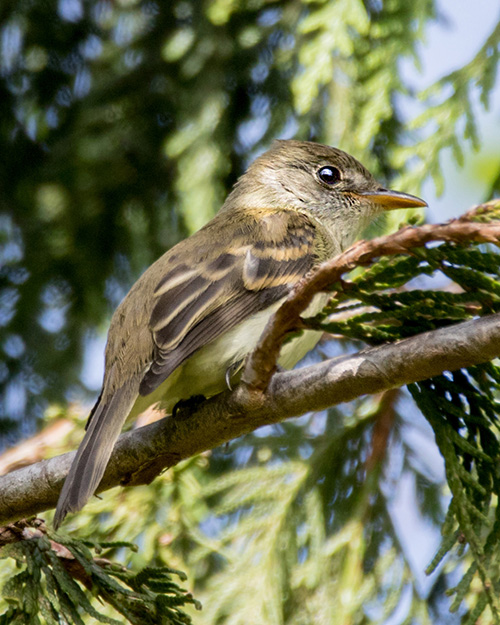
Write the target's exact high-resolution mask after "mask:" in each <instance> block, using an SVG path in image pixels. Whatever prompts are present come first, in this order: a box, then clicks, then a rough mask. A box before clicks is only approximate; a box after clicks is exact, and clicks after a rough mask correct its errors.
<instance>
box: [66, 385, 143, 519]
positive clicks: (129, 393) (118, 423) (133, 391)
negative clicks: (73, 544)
mask: <svg viewBox="0 0 500 625" xmlns="http://www.w3.org/2000/svg"><path fill="white" fill-rule="evenodd" d="M137 394H138V385H135V384H131V383H128V384H125V385H124V386H122V387H120V388H119V389H118V390H117V391H115V393H114V394H113V396H112V397H111V398H109V399H108V400H107V401H106V402H104V401H102V399H101V402H100V403H99V404H98V406H97V407H96V409H95V412H94V413H93V414H92V419H91V421H90V424H89V426H88V429H87V432H86V434H85V436H84V438H83V440H82V442H81V443H80V447H79V448H78V451H77V452H76V456H75V459H74V460H73V464H72V465H71V468H70V470H69V473H68V475H67V477H66V480H65V482H64V486H63V488H62V490H61V494H60V495H59V501H58V502H57V508H56V513H55V515H54V528H55V529H57V528H58V527H59V526H60V525H61V523H62V522H63V520H64V517H65V516H66V515H67V514H68V512H77V511H78V510H81V509H82V508H83V506H84V505H85V504H86V503H87V501H88V500H89V498H90V497H91V496H92V495H93V494H94V492H95V491H96V489H97V487H98V486H99V483H100V481H101V479H102V476H103V475H104V471H105V470H106V466H107V464H108V461H109V458H110V456H111V452H112V451H113V447H114V445H115V442H116V440H117V438H118V436H119V435H120V432H121V430H122V427H123V424H124V423H125V420H126V418H127V416H128V415H129V413H130V411H131V409H132V406H133V405H134V401H135V399H136V398H137Z"/></svg>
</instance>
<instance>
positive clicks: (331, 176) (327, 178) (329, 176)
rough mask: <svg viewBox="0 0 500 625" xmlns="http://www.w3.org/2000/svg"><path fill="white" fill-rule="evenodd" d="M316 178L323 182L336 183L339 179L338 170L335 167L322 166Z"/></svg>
mask: <svg viewBox="0 0 500 625" xmlns="http://www.w3.org/2000/svg"><path fill="white" fill-rule="evenodd" d="M318 178H319V179H320V180H321V182H324V183H325V184H336V183H337V182H338V181H339V180H340V171H339V170H338V169H337V168H336V167H329V166H328V167H322V168H321V169H320V170H319V171H318Z"/></svg>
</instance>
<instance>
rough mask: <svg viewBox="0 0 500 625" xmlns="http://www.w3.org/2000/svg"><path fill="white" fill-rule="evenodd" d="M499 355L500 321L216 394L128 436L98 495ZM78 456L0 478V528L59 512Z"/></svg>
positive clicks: (121, 441) (499, 318)
mask: <svg viewBox="0 0 500 625" xmlns="http://www.w3.org/2000/svg"><path fill="white" fill-rule="evenodd" d="M498 355H500V314H495V315H490V316H487V317H483V318H482V319H477V320H474V321H467V322H464V323H459V324H457V325H454V326H450V327H447V328H441V329H439V330H435V331H433V332H427V333H424V334H420V335H417V336H415V337H412V338H409V339H405V340H402V341H399V342H396V343H393V344H389V345H383V346H379V347H376V348H370V349H367V350H364V351H362V352H360V353H358V354H355V355H351V356H342V357H339V358H335V359H332V360H327V361H325V362H322V363H320V364H317V365H313V366H310V367H304V368H302V369H298V370H295V371H287V372H284V373H278V374H276V375H274V376H273V377H272V379H271V381H270V384H269V385H268V388H267V390H266V392H265V393H262V392H258V393H254V392H251V391H249V390H248V388H247V387H246V386H245V385H244V384H240V385H239V386H238V387H237V388H236V389H235V390H234V391H233V392H225V393H222V394H220V395H217V396H215V397H213V398H211V399H209V400H207V401H206V402H204V403H203V404H201V406H200V407H199V408H198V409H197V410H196V411H195V412H194V413H193V414H192V415H190V416H189V418H185V419H182V418H176V419H173V418H172V417H166V418H164V419H162V420H161V421H158V422H156V423H153V424H151V425H147V426H145V427H142V428H139V429H137V430H134V431H132V432H127V433H125V434H122V435H121V437H120V439H119V441H118V443H117V445H116V448H115V450H114V452H113V456H112V458H111V461H110V463H109V466H108V468H107V470H106V473H105V475H104V478H103V480H102V482H101V484H100V487H99V492H102V491H104V490H107V489H109V488H112V487H113V486H117V485H118V484H126V485H136V484H144V483H149V482H150V481H151V480H152V479H153V478H154V477H155V476H156V475H158V473H160V471H162V470H163V469H164V468H165V467H170V466H173V465H175V464H177V463H178V462H179V461H180V460H182V459H184V458H188V457H190V456H193V455H194V454H197V453H200V452H202V451H205V450H207V449H212V448H214V447H217V446H218V445H221V444H222V443H225V442H227V441H229V440H231V439H233V438H236V437H238V436H241V435H243V434H246V433H248V432H250V431H252V430H255V429H256V428H258V427H260V426H263V425H269V424H272V423H278V422H280V421H283V420H284V419H287V418H289V417H293V416H297V415H301V414H304V413H305V412H308V411H312V410H323V409H325V408H327V407H328V406H333V405H336V404H339V403H341V402H346V401H351V400H353V399H355V398H356V397H359V396H361V395H365V394H372V393H379V392H381V391H386V390H389V389H392V388H397V387H400V386H403V385H405V384H408V383H410V382H417V381H420V380H423V379H426V378H429V377H432V376H434V375H438V374H440V373H442V372H443V371H446V370H456V369H459V368H461V367H468V366H472V365H477V364H480V363H483V362H488V361H490V360H492V359H493V358H495V357H497V356H498ZM74 453H75V452H71V453H67V454H64V455H62V456H58V457H55V458H52V459H50V460H44V461H42V462H39V463H37V464H34V465H32V466H29V467H25V468H23V469H20V470H18V471H14V472H12V473H10V474H8V475H6V476H4V477H2V478H0V524H1V525H3V524H6V523H10V522H12V521H15V520H18V519H20V518H23V517H27V516H30V515H33V514H38V513H39V512H42V511H44V510H47V509H49V508H52V507H54V506H55V504H56V501H57V497H58V495H59V491H60V489H61V486H62V483H63V480H64V478H65V476H66V474H67V472H68V470H69V466H70V464H71V461H72V459H73V457H74Z"/></svg>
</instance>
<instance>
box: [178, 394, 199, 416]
mask: <svg viewBox="0 0 500 625" xmlns="http://www.w3.org/2000/svg"><path fill="white" fill-rule="evenodd" d="M206 399H207V398H206V397H205V395H193V396H192V397H189V399H179V401H178V402H177V403H176V404H175V406H174V407H173V408H172V417H173V418H174V419H187V418H189V417H190V416H191V414H192V413H193V412H195V411H196V409H197V408H198V406H200V404H202V403H203V402H204V401H206Z"/></svg>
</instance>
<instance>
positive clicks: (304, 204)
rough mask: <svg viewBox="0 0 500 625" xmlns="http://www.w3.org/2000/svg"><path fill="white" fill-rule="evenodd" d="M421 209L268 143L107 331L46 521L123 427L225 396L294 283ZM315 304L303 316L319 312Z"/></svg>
mask: <svg viewBox="0 0 500 625" xmlns="http://www.w3.org/2000/svg"><path fill="white" fill-rule="evenodd" d="M424 206H427V204H426V202H424V201H423V200H421V199H420V198H417V197H415V196H413V195H409V194H406V193H400V192H397V191H390V190H388V189H385V188H384V187H383V186H382V185H381V184H380V183H378V182H377V181H376V180H375V179H374V177H373V176H372V175H371V174H370V172H369V171H368V170H367V169H366V168H365V167H363V165H361V163H359V162H358V161H357V160H356V159H355V158H354V157H352V156H350V155H349V154H347V153H346V152H343V151H341V150H339V149H336V148H332V147H328V146H325V145H321V144H318V143H312V142H306V141H292V140H289V141H276V142H275V143H274V144H273V145H272V147H271V149H270V150H269V151H267V152H266V153H264V154H263V155H262V156H260V157H258V158H257V159H256V160H255V161H254V162H253V163H252V164H251V165H250V167H249V168H248V170H247V172H246V173H245V174H244V175H243V176H241V178H240V179H239V180H238V181H237V182H236V184H235V186H234V188H233V190H232V191H231V193H230V194H229V196H228V197H227V199H226V201H225V202H224V204H223V206H222V208H221V209H220V211H219V213H218V214H217V215H216V216H215V217H214V218H213V219H212V220H211V221H210V222H209V223H208V224H206V225H205V226H204V227H203V228H201V230H199V231H198V232H196V233H195V234H193V235H192V236H191V237H189V238H188V239H185V240H184V241H181V242H180V243H178V244H177V245H175V246H174V247H173V248H172V249H170V250H169V251H168V252H166V253H165V254H164V255H163V256H162V257H161V258H159V259H158V260H157V261H156V262H155V263H154V264H153V265H151V267H149V268H148V269H147V270H146V271H145V272H144V273H143V275H142V276H141V277H140V278H139V279H138V280H137V282H136V283H135V284H134V285H133V286H132V288H131V289H130V291H129V293H128V294H127V295H126V297H125V298H124V300H123V301H122V302H121V304H120V305H119V306H118V308H117V309H116V312H115V313H114V315H113V318H112V320H111V325H110V329H109V334H108V342H107V346H106V357H105V361H106V362H105V373H104V381H103V387H102V391H101V394H100V397H99V399H98V401H97V404H96V405H95V407H94V408H93V410H92V412H91V415H90V418H89V422H88V424H87V432H86V434H85V437H84V438H83V441H82V443H81V444H80V447H79V449H78V452H77V454H76V456H75V459H74V460H73V464H72V465H71V468H70V471H69V473H68V476H67V478H66V481H65V483H64V486H63V489H62V491H61V494H60V497H59V502H58V504H57V509H56V513H55V517H54V527H55V528H57V527H58V526H59V525H60V524H61V522H62V521H63V519H64V517H65V516H66V514H67V513H68V512H75V511H77V510H80V509H81V508H82V507H83V506H84V505H85V503H86V502H87V500H88V499H89V498H90V497H91V496H92V495H93V494H94V492H95V491H96V489H97V487H98V485H99V482H100V481H101V478H102V476H103V474H104V471H105V469H106V465H107V464H108V460H109V457H110V455H111V452H112V450H113V447H114V444H115V442H116V440H117V438H118V436H119V434H120V432H121V430H122V427H123V425H124V423H125V421H126V419H127V418H128V417H129V416H136V415H138V414H140V413H141V412H142V411H144V410H145V409H146V408H147V407H149V406H152V405H158V406H159V407H160V408H161V409H162V410H164V411H165V412H166V413H169V412H170V411H172V408H173V407H174V406H175V405H176V404H177V403H178V402H179V401H182V400H186V399H188V398H190V397H192V396H194V395H203V396H206V397H208V396H211V395H215V394H217V393H219V392H221V391H223V390H224V389H225V388H226V386H230V384H231V380H232V379H234V380H235V381H236V380H237V378H238V374H239V373H240V372H241V367H242V364H243V362H244V359H245V356H246V355H247V354H248V353H249V352H250V351H251V350H252V349H253V348H254V347H255V345H256V343H257V341H258V339H259V336H260V334H261V333H262V331H263V329H264V326H265V325H266V322H267V320H268V319H269V317H270V316H271V315H272V314H273V313H274V311H275V310H276V309H277V308H278V307H279V306H280V304H281V303H282V302H283V300H284V299H285V298H286V296H287V295H288V293H289V292H290V290H291V289H292V288H293V286H294V285H295V284H297V282H298V281H299V280H300V279H301V278H302V277H304V276H305V275H306V274H307V273H308V272H310V271H311V270H312V269H313V268H314V267H315V266H317V265H318V264H319V263H321V262H323V261H325V260H327V259H329V258H333V257H334V256H336V255H337V254H339V253H340V252H342V250H344V249H345V248H347V247H348V246H349V245H351V244H352V243H354V241H355V240H356V239H357V238H359V236H360V234H361V232H362V231H363V229H364V228H365V227H366V226H367V225H368V224H369V223H370V221H371V220H372V219H373V218H374V217H375V216H376V215H378V214H380V213H381V212H382V211H383V210H387V209H393V208H416V207H424ZM325 297H326V296H325V295H324V294H321V295H319V296H317V297H316V298H315V300H314V301H313V303H312V304H311V307H310V309H309V310H308V311H307V313H308V314H314V313H315V312H318V311H319V310H320V309H321V308H322V307H323V306H324V304H325V303H326V300H325ZM320 336H321V333H319V332H314V331H306V332H304V333H303V335H302V336H299V337H297V338H295V339H294V340H293V341H291V342H289V343H287V344H285V345H284V347H283V348H282V351H281V354H280V359H279V364H280V366H282V367H285V368H291V367H293V366H294V365H295V364H296V363H297V362H298V361H299V360H300V359H301V358H302V357H303V356H304V355H305V354H306V353H307V352H308V351H309V350H310V349H312V347H314V345H315V344H316V343H317V342H318V340H319V338H320Z"/></svg>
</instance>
